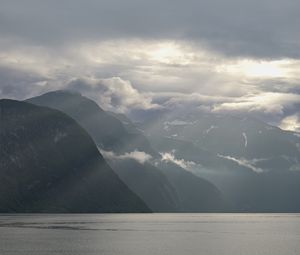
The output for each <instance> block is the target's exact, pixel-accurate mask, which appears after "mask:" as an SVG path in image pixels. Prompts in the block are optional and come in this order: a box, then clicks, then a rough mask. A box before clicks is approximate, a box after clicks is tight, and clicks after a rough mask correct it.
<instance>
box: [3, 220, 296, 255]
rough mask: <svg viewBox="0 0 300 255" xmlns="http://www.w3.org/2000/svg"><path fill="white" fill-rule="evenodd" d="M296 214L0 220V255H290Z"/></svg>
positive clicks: (294, 238)
mask: <svg viewBox="0 0 300 255" xmlns="http://www.w3.org/2000/svg"><path fill="white" fill-rule="evenodd" d="M299 250H300V214H83V215H78V214H77V215H76V214H72V215H71V214H64V215H36V214H28V215H1V216H0V254H1V255H14V254H18V255H19V254H30V255H52V254H74V255H77V254H87V255H94V254H97V255H98V254H108V255H140V254H145V255H152V254H166V255H181V254H195V255H196V254H197V255H198V254H205V255H206V254H208V255H217V254H223V255H233V254H238V255H248V254H249V255H255V254H258V255H260V254H262V255H266V254H270V255H283V254H284V255H292V254H295V255H296V254H297V255H298V254H299Z"/></svg>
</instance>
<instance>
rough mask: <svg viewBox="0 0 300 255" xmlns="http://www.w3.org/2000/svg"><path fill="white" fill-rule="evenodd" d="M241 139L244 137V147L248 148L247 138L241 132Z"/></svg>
mask: <svg viewBox="0 0 300 255" xmlns="http://www.w3.org/2000/svg"><path fill="white" fill-rule="evenodd" d="M243 137H244V146H245V148H246V147H247V146H248V138H247V135H246V133H245V132H243Z"/></svg>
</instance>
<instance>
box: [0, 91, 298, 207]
mask: <svg viewBox="0 0 300 255" xmlns="http://www.w3.org/2000/svg"><path fill="white" fill-rule="evenodd" d="M0 118H1V125H0V138H1V139H0V177H1V179H0V180H1V181H0V182H1V186H0V212H150V211H154V212H229V211H232V212H300V203H299V202H298V201H299V198H300V135H299V134H298V133H295V132H288V131H283V130H281V129H279V128H277V127H273V126H270V125H268V124H266V123H263V122H261V121H258V120H255V119H251V118H240V117H233V116H227V115H217V114H213V113H200V112H198V111H196V110H193V109H192V110H191V109H189V110H186V109H182V110H181V111H173V112H168V114H159V113H157V116H155V117H153V118H151V121H143V122H142V123H133V122H132V121H131V120H130V119H129V118H128V117H127V116H125V115H123V114H118V113H113V112H106V111H104V110H103V109H101V108H100V107H99V106H98V105H97V104H96V103H95V102H94V101H92V100H90V99H88V98H86V97H84V96H82V95H80V94H79V93H76V92H71V91H54V92H49V93H46V94H44V95H41V96H38V97H34V98H30V99H28V100H26V102H19V101H14V100H0ZM101 154H102V155H103V157H104V158H103V157H102V155H101ZM106 162H107V163H106Z"/></svg>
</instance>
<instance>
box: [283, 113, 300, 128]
mask: <svg viewBox="0 0 300 255" xmlns="http://www.w3.org/2000/svg"><path fill="white" fill-rule="evenodd" d="M279 127H280V128H281V129H284V130H289V131H297V132H300V117H299V115H297V114H294V115H290V116H287V117H285V118H283V120H282V121H281V123H280V125H279Z"/></svg>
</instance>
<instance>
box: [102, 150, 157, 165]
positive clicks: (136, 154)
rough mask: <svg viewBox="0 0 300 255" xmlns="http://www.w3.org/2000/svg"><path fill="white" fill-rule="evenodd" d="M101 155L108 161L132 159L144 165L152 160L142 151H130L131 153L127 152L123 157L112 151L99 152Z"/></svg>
mask: <svg viewBox="0 0 300 255" xmlns="http://www.w3.org/2000/svg"><path fill="white" fill-rule="evenodd" d="M100 152H101V154H102V155H103V156H104V157H105V158H107V159H109V160H127V159H133V160H135V161H137V162H139V163H140V164H145V163H146V162H148V161H150V160H151V159H152V156H151V155H149V154H147V153H145V152H143V151H137V150H135V151H132V152H127V153H125V154H123V155H117V154H115V153H114V152H112V151H104V150H101V151H100Z"/></svg>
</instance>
